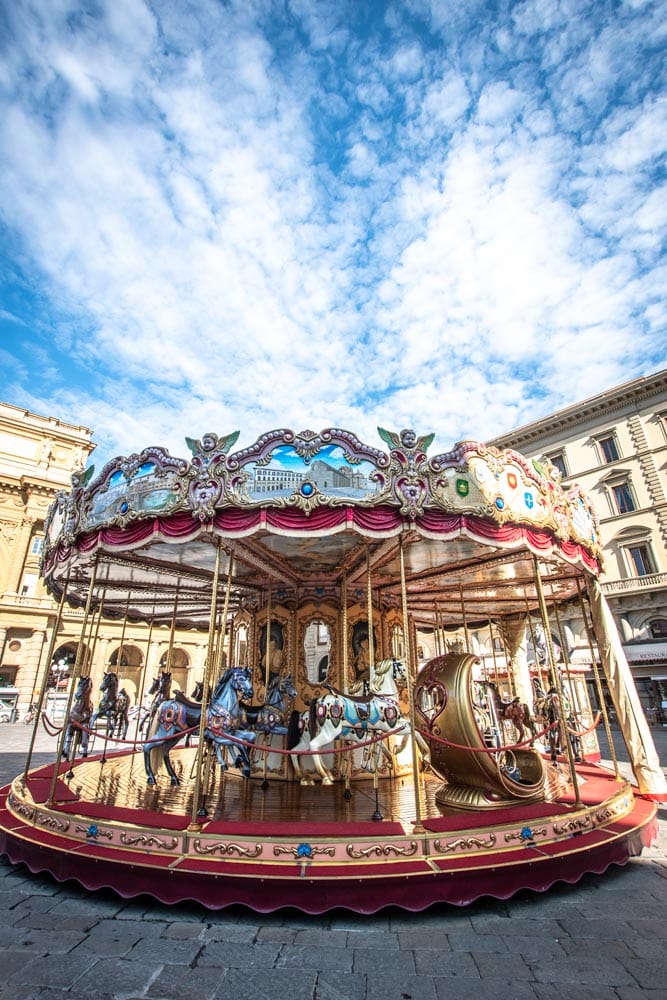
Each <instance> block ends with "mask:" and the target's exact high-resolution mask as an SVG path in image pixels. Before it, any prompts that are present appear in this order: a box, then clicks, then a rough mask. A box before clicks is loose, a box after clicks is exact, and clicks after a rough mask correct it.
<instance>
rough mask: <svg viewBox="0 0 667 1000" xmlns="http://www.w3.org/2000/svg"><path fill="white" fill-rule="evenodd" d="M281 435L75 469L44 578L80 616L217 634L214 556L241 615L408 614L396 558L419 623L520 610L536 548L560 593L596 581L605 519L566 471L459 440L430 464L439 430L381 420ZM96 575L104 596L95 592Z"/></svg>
mask: <svg viewBox="0 0 667 1000" xmlns="http://www.w3.org/2000/svg"><path fill="white" fill-rule="evenodd" d="M378 430H379V435H380V438H381V439H382V441H383V442H384V444H385V445H386V447H387V450H380V449H378V448H374V447H371V446H370V445H367V444H364V443H363V442H361V441H360V440H359V439H358V438H356V437H355V436H354V435H353V434H352V433H351V432H349V431H345V430H339V429H335V428H330V429H327V430H324V431H321V432H320V433H318V434H316V433H315V432H313V431H302V432H301V433H299V434H296V433H294V432H293V431H289V430H274V431H271V432H269V433H267V434H264V435H262V436H261V437H260V438H259V439H258V440H257V441H256V442H255V443H254V444H253V445H251V446H250V447H247V448H244V449H242V450H239V451H233V450H232V449H233V446H234V444H235V443H236V440H237V438H238V432H237V433H234V434H230V435H227V436H223V437H219V436H218V435H217V434H205V435H204V436H203V437H202V438H201V440H194V439H190V438H186V442H187V444H188V447H189V449H190V453H191V456H190V458H189V459H185V458H175V457H173V456H171V455H170V454H169V453H168V452H167V451H166V450H165V449H163V448H160V447H150V448H146V449H144V450H143V451H142V452H140V453H138V454H134V455H131V456H129V457H128V458H125V457H121V458H117V459H114V460H112V461H111V462H109V463H108V464H107V465H106V466H105V467H104V469H103V470H102V471H101V473H100V474H99V476H97V477H96V478H93V477H94V468H89V469H88V470H87V471H86V472H85V473H82V474H75V475H74V476H73V477H72V489H71V492H69V493H61V494H59V495H58V497H57V498H56V501H55V502H54V504H53V506H52V507H51V510H50V511H49V515H48V518H47V525H46V542H45V547H44V554H43V561H42V573H43V576H44V579H45V582H46V585H47V587H48V589H49V591H50V592H51V593H52V594H53V595H54V596H55V597H59V596H61V594H62V593H63V589H64V588H65V587H66V591H67V600H68V602H69V603H70V604H72V605H74V606H82V605H84V604H85V603H86V601H87V599H88V595H89V593H91V592H92V600H93V603H94V604H95V605H97V606H99V605H100V604H103V611H104V614H105V615H108V616H109V617H121V616H125V615H127V616H128V617H129V618H130V619H136V620H150V619H153V620H155V621H156V622H167V621H170V620H171V618H172V616H173V614H174V608H176V609H177V611H176V614H177V623H178V625H179V627H194V628H202V629H203V628H207V627H208V622H209V618H210V609H211V588H212V581H213V579H214V568H215V564H216V558H217V552H218V550H220V554H221V559H220V562H219V566H220V574H219V588H220V593H221V595H222V592H223V590H224V589H225V588H226V587H227V578H228V576H229V575H230V574H229V571H230V569H231V577H230V579H231V585H230V588H229V612H230V613H231V614H233V613H234V612H235V611H238V610H240V609H242V608H247V609H249V610H252V609H254V608H257V607H260V606H262V604H263V603H264V602H265V601H266V599H267V594H269V593H270V594H271V600H272V601H273V602H276V603H281V604H283V605H285V606H299V605H300V604H302V603H303V602H305V601H309V600H310V601H314V602H316V603H320V602H321V603H324V602H334V603H336V604H338V605H340V601H341V600H342V598H343V594H346V599H347V602H348V603H349V604H353V603H355V602H359V601H362V600H364V599H365V598H366V586H367V580H368V578H369V575H370V579H371V581H372V597H373V603H374V604H375V603H376V602H377V606H378V607H383V606H384V607H391V606H396V607H400V606H401V601H402V582H401V553H402V556H403V560H402V561H403V567H404V577H405V584H406V591H407V595H408V601H409V610H410V613H411V614H412V616H413V618H414V620H415V622H416V624H417V626H418V627H421V628H426V629H428V628H429V627H447V626H452V627H453V626H455V625H458V624H460V623H461V619H462V606H463V601H464V600H465V615H466V616H467V620H468V621H469V622H473V621H475V620H479V621H485V620H488V619H489V618H491V617H493V618H498V617H505V616H508V615H513V614H522V613H525V611H526V609H527V606H530V607H531V608H532V607H533V606H534V598H533V596H532V595H533V592H534V588H533V582H534V575H535V565H536V560H535V556H538V557H539V572H540V573H541V575H542V578H543V581H544V583H545V587H546V592H547V594H548V595H549V596H550V597H552V598H553V600H557V601H558V602H560V601H562V600H566V599H568V598H569V597H572V596H574V595H576V592H577V579H578V578H579V577H580V576H581V574H582V573H588V574H593V575H597V574H598V573H599V571H600V558H601V553H600V543H599V533H598V526H597V521H596V518H595V515H594V512H593V509H592V506H591V504H590V502H589V500H588V499H587V497H586V496H585V495H584V494H583V493H582V492H581V490H580V489H579V488H578V487H574V488H572V489H569V490H567V491H565V490H564V489H563V488H562V486H561V483H560V475H559V473H558V470H556V469H555V468H554V466H552V465H551V464H550V463H548V462H546V461H545V462H542V463H538V462H536V461H529V460H527V459H526V458H524V457H523V456H521V455H519V454H518V453H517V452H515V451H511V450H505V451H499V450H498V449H496V448H491V447H487V446H486V445H484V444H481V443H479V442H476V441H463V442H460V443H459V444H457V445H455V447H454V448H453V449H452V450H451V451H449V452H446V453H443V454H437V455H434V456H432V457H430V458H429V457H428V455H427V450H428V448H429V446H430V444H431V443H432V440H433V435H428V436H424V437H419V436H417V435H416V434H415V433H414V432H413V431H411V430H404V431H402V432H401V433H400V434H394V433H391V432H388V431H385V430H383V429H382V428H378ZM91 579H92V580H93V587H92V591H91V587H90V584H91Z"/></svg>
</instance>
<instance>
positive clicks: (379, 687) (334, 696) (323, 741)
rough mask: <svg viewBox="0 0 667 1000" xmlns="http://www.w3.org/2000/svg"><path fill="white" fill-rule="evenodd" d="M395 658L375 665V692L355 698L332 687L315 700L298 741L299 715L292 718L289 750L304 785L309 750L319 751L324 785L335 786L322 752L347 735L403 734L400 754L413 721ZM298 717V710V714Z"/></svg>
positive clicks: (424, 747)
mask: <svg viewBox="0 0 667 1000" xmlns="http://www.w3.org/2000/svg"><path fill="white" fill-rule="evenodd" d="M396 662H397V661H395V660H380V661H379V662H378V663H376V664H375V671H374V675H373V679H372V681H371V693H370V694H369V695H362V696H360V697H354V696H351V695H345V694H342V693H341V692H340V691H335V690H334V689H333V688H330V689H329V694H325V695H322V697H320V698H316V699H315V700H314V701H313V702H311V705H310V710H309V713H308V725H307V727H306V728H304V731H303V734H302V735H301V738H300V739H298V741H297V742H294V740H295V738H296V737H297V734H298V730H299V720H298V718H296V719H295V718H294V715H293V717H292V722H291V725H290V736H289V738H288V749H289V750H292V751H293V754H292V755H291V760H292V766H293V767H294V771H295V774H296V776H297V778H298V779H299V780H300V781H301V783H302V784H308V783H312V782H309V781H308V780H307V779H306V778H305V776H304V774H303V772H302V771H301V768H300V766H299V757H298V755H299V753H300V752H302V751H305V750H310V751H316V752H315V753H313V754H312V757H313V763H314V765H315V767H316V769H317V771H318V773H319V775H320V777H321V778H322V784H323V785H331V784H332V783H333V777H332V775H331V773H330V771H329V770H328V769H327V768H326V767H325V765H324V762H323V761H322V758H321V754H320V753H319V752H318V751H320V750H322V748H323V747H325V746H327V745H328V744H330V743H333V741H334V740H336V739H339V738H343V739H346V740H356V741H357V742H364V741H366V740H367V739H369V738H371V737H373V736H375V735H379V734H382V733H386V734H388V733H392V735H400V736H401V737H403V739H402V740H401V744H400V745H399V746H398V747H396V748H395V750H394V753H395V754H398V753H400V752H401V750H402V749H403V748H404V747H405V745H406V743H407V741H408V739H409V737H410V723H409V720H408V719H406V718H405V717H404V716H403V715H402V714H401V710H400V707H399V703H398V688H397V686H396V680H395V672H396V668H395V664H396ZM295 714H296V715H297V716H298V713H295ZM415 739H416V740H417V743H418V744H419V746H420V748H421V750H422V754H423V755H424V757H426V758H428V746H427V745H426V743H425V742H424V740H423V738H422V737H421V736H420V735H419V733H417V732H415Z"/></svg>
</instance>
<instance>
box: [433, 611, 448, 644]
mask: <svg viewBox="0 0 667 1000" xmlns="http://www.w3.org/2000/svg"><path fill="white" fill-rule="evenodd" d="M433 607H434V611H435V628H434V629H433V635H434V637H435V655H436V656H442V655H443V653H444V647H445V636H444V630H443V628H442V621H441V618H440V607H439V605H438V602H437V601H434V602H433Z"/></svg>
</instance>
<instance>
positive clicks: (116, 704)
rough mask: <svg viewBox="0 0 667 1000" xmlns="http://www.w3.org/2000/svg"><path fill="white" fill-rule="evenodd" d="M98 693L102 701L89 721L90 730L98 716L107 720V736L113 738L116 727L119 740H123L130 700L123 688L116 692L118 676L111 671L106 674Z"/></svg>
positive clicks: (128, 721)
mask: <svg viewBox="0 0 667 1000" xmlns="http://www.w3.org/2000/svg"><path fill="white" fill-rule="evenodd" d="M100 691H101V692H102V700H101V701H100V704H99V706H98V709H97V711H96V712H94V713H93V715H92V717H91V719H90V728H91V729H93V728H94V726H95V725H96V723H97V720H98V719H99V718H100V716H103V717H104V718H106V720H107V736H113V735H114V733H115V732H116V727H118V732H119V734H120V735H121V739H125V736H126V734H127V727H128V726H129V724H130V719H129V708H130V699H129V697H128V695H127V692H126V691H125V689H124V688H122V689H121V690H120V691H119V690H118V674H115V673H113V671H109V672H108V673H106V674H105V675H104V678H103V680H102V683H101V684H100Z"/></svg>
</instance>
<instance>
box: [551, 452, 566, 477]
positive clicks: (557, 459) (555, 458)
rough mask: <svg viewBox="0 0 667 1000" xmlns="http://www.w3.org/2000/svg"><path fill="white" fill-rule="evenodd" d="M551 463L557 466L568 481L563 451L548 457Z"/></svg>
mask: <svg viewBox="0 0 667 1000" xmlns="http://www.w3.org/2000/svg"><path fill="white" fill-rule="evenodd" d="M548 458H549V461H550V462H551V464H552V465H555V466H556V468H557V469H558V471H559V472H560V474H561V476H562V477H563V479H567V475H568V473H567V465H566V464H565V455H564V453H563V452H562V451H559V452H557V454H555V455H549V456H548Z"/></svg>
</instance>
